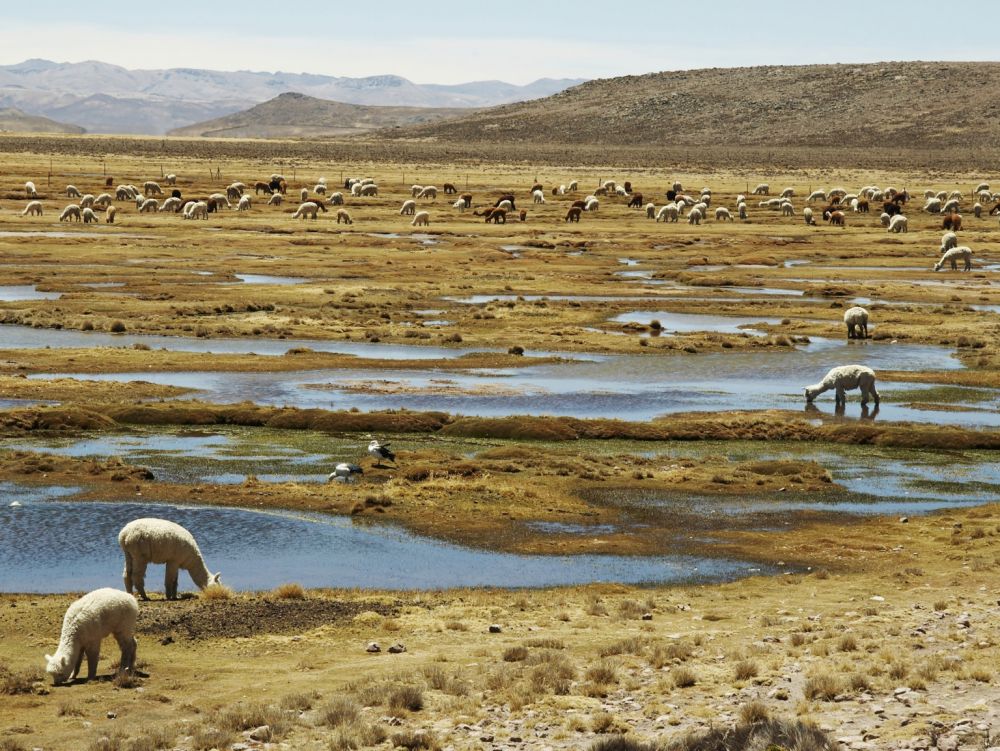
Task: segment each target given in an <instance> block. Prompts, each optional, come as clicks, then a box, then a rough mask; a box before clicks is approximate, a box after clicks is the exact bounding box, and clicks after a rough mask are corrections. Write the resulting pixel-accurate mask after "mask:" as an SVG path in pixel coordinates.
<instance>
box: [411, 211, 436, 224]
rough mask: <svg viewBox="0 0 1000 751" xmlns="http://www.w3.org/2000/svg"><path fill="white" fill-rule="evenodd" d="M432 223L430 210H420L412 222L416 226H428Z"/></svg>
mask: <svg viewBox="0 0 1000 751" xmlns="http://www.w3.org/2000/svg"><path fill="white" fill-rule="evenodd" d="M430 223H431V215H430V212H428V211H418V212H417V214H416V215H415V216H414V217H413V221H412V222H410V224H412V225H413V226H414V227H421V226H423V227H428V226H430Z"/></svg>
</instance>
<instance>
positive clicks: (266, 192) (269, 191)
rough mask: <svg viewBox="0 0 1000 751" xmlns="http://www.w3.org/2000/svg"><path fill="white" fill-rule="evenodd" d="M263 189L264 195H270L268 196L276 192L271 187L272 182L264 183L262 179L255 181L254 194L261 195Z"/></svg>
mask: <svg viewBox="0 0 1000 751" xmlns="http://www.w3.org/2000/svg"><path fill="white" fill-rule="evenodd" d="M261 191H264V195H268V196H270V195H273V194H274V191H273V190H272V189H271V186H270V184H268V183H264V182H261V181H259V180H258V181H257V182H255V183H254V184H253V192H254V195H260V192H261Z"/></svg>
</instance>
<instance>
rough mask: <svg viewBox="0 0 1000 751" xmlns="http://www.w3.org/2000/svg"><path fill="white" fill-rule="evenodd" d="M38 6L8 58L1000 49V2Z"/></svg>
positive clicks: (579, 73)
mask: <svg viewBox="0 0 1000 751" xmlns="http://www.w3.org/2000/svg"><path fill="white" fill-rule="evenodd" d="M26 7H28V8H29V10H28V11H27V12H23V11H19V12H18V14H17V15H18V17H17V18H10V17H8V18H6V19H4V22H3V26H2V28H0V63H3V64H10V63H15V62H20V61H21V60H24V59H26V58H29V57H43V58H48V59H52V60H57V61H67V62H79V61H81V60H87V59H96V60H103V61H106V62H111V63H116V64H119V65H123V66H125V67H130V68H171V67H190V68H215V69H220V70H238V69H242V70H270V71H273V70H284V71H290V72H296V73H301V72H308V73H323V74H328V75H346V76H365V75H376V74H381V73H396V74H399V75H403V76H406V77H407V78H410V79H412V80H414V81H416V82H418V83H458V82H462V81H470V80H479V79H493V78H496V79H502V80H506V81H510V82H512V83H527V82H528V81H531V80H534V79H536V78H541V77H553V78H562V77H579V78H597V77H605V76H615V75H624V74H638V73H647V72H652V71H659V70H676V69H682V68H703V67H729V66H744V65H765V64H806V63H832V62H847V63H855V62H874V61H880V60H996V59H998V58H1000V49H998V45H997V43H996V41H995V40H994V39H993V37H995V26H994V24H993V23H992V22H991V21H990V16H989V15H988V14H987V15H985V16H982V17H981V18H980V19H979V20H978V21H977V20H976V15H977V14H980V13H981V11H979V10H977V11H972V9H971V7H970V8H969V9H956V10H955V11H954V12H951V11H946V10H945V9H946V8H947V7H948V6H947V4H942V3H941V2H940V1H939V0H935V1H934V2H928V1H925V0H908V2H906V3H904V4H902V5H898V4H897V6H896V8H897V10H895V11H892V12H891V13H890V17H886V14H885V12H884V8H886V7H889V6H886V5H885V4H882V5H879V4H869V5H862V6H859V7H857V8H855V7H852V6H851V5H850V4H839V5H836V6H830V5H827V6H824V5H823V4H808V5H800V4H795V3H770V4H762V3H752V2H746V1H745V0H741V1H735V0H732V1H731V0H709V1H708V2H701V3H693V2H684V3H671V2H667V3H656V4H652V3H626V2H620V1H616V0H597V1H595V0H571V1H570V0H567V1H566V2H563V1H558V2H543V1H542V0H534V2H521V1H520V0H507V2H491V3H485V2H475V1H474V0H473V1H472V2H455V0H452V1H451V2H448V3H442V2H433V3H423V4H421V3H416V2H413V1H412V0H409V1H408V2H397V1H396V0H378V1H377V2H375V1H369V2H364V0H362V1H361V2H353V3H343V2H340V3H334V2H323V1H322V0H319V1H317V0H313V1H312V2H309V1H308V0H307V2H299V3H290V2H273V1H272V2H267V1H264V0H236V1H235V2H220V3H215V2H212V1H211V0H199V1H198V2H196V3H194V4H191V3H180V4H175V5H174V6H171V5H170V4H169V3H167V4H164V3H151V4H150V7H149V8H146V7H145V6H144V4H143V3H142V2H137V3H130V4H127V5H126V4H117V5H115V6H114V8H115V9H114V11H113V12H103V11H100V10H97V9H96V8H97V7H98V6H94V5H93V4H92V3H85V2H84V3H81V2H77V1H76V0H74V2H64V1H63V0H50V1H49V2H45V3H38V4H35V5H29V6H26ZM31 8H36V9H39V11H38V13H37V14H36V13H33V12H32V11H31V10H30V9H31ZM305 9H308V11H309V13H310V14H311V15H307V14H306V12H305ZM982 12H983V13H985V11H982ZM942 29H949V30H951V29H953V30H954V31H950V32H949V33H942Z"/></svg>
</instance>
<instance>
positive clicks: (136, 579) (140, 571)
mask: <svg viewBox="0 0 1000 751" xmlns="http://www.w3.org/2000/svg"><path fill="white" fill-rule="evenodd" d="M132 586H134V587H135V591H136V592H138V593H139V597H141V598H142V599H143V600H148V599H149V596H148V595H147V594H146V562H145V561H133V562H132Z"/></svg>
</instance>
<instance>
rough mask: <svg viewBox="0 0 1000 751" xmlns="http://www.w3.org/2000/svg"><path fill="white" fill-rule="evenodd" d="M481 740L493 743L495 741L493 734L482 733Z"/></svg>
mask: <svg viewBox="0 0 1000 751" xmlns="http://www.w3.org/2000/svg"><path fill="white" fill-rule="evenodd" d="M479 740H480V741H482V742H483V743H492V742H493V736H492V735H481V736H479Z"/></svg>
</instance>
